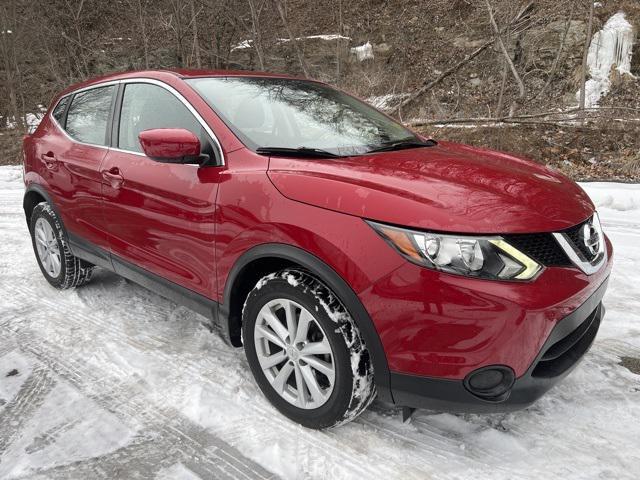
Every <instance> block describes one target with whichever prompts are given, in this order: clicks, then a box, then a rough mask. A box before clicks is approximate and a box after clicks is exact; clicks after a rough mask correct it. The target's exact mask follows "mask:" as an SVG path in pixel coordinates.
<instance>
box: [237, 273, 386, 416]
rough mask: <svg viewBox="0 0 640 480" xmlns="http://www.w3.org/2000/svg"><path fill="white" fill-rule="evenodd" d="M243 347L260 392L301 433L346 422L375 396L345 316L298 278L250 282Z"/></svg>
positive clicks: (362, 349) (334, 301) (313, 282)
mask: <svg viewBox="0 0 640 480" xmlns="http://www.w3.org/2000/svg"><path fill="white" fill-rule="evenodd" d="M243 339H244V348H245V352H246V355H247V359H248V361H249V365H250V367H251V370H252V372H253V375H254V377H255V379H256V382H257V383H258V386H259V387H260V389H261V390H262V392H263V393H264V394H265V396H266V397H267V398H268V399H269V400H270V401H271V403H272V404H273V405H274V406H275V407H276V408H277V409H278V410H280V411H281V412H282V413H283V414H284V415H286V416H287V417H289V418H291V419H292V420H294V421H296V422H298V423H300V424H302V425H304V426H306V427H309V428H326V427H331V426H335V425H339V424H342V423H345V422H347V421H349V420H352V419H353V418H355V417H356V416H357V415H359V414H360V413H361V412H362V411H364V409H365V408H366V407H367V406H368V405H369V403H371V400H372V399H373V398H374V396H375V387H374V383H373V368H372V366H371V362H370V359H369V353H368V351H367V349H366V346H365V344H364V341H363V339H362V337H361V335H360V333H359V331H358V329H357V327H356V325H355V323H354V321H353V319H352V318H351V315H350V314H349V313H348V312H347V310H346V309H345V308H344V306H343V305H342V303H341V302H340V301H339V300H338V298H337V297H336V296H335V294H333V293H332V292H331V291H330V290H329V289H328V288H327V287H326V286H325V285H324V284H322V283H321V282H320V281H319V280H317V279H316V278H314V277H313V276H311V275H310V274H308V273H306V272H303V271H299V270H283V271H282V272H279V273H276V274H271V275H268V276H266V277H264V278H262V279H261V280H260V281H259V282H258V284H257V285H256V286H255V287H254V289H253V290H252V291H251V292H250V294H249V296H248V297H247V301H246V303H245V307H244V310H243Z"/></svg>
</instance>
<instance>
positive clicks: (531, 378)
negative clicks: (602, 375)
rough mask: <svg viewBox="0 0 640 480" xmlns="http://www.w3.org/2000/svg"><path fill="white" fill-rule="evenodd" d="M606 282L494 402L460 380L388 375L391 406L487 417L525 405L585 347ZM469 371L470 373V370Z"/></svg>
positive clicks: (566, 369) (592, 334)
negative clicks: (474, 392)
mask: <svg viewBox="0 0 640 480" xmlns="http://www.w3.org/2000/svg"><path fill="white" fill-rule="evenodd" d="M607 283H608V279H607V280H605V281H604V282H603V283H602V285H600V287H599V288H598V289H597V290H596V291H595V292H594V293H593V294H592V295H591V297H589V298H588V299H587V301H586V302H585V303H583V304H582V305H581V306H580V307H578V309H577V310H575V311H574V312H573V313H571V314H570V315H568V316H567V317H565V318H563V319H562V320H560V321H559V322H558V323H557V324H556V326H555V327H554V329H553V330H552V331H551V334H550V335H549V337H548V338H547V340H546V342H545V343H544V345H543V346H542V348H541V349H540V352H539V354H538V355H537V357H536V359H535V360H534V361H533V363H532V364H531V366H530V367H529V369H528V370H527V372H526V373H525V374H524V375H522V376H521V377H520V378H518V379H516V381H515V382H514V383H513V386H512V387H511V389H510V390H509V392H508V394H507V395H505V396H503V397H501V398H500V399H499V401H491V400H486V399H482V398H480V397H478V396H476V395H474V394H473V393H471V392H470V391H469V390H468V389H467V388H465V385H464V382H463V381H462V380H448V379H440V378H432V377H420V376H415V375H406V374H400V373H393V372H392V373H391V392H392V395H393V400H394V403H395V404H397V405H400V406H406V407H414V408H428V409H432V410H442V411H448V412H465V413H492V412H505V411H512V410H520V409H522V408H525V407H527V406H529V405H531V404H532V403H533V402H535V401H536V400H537V399H539V398H540V397H541V396H542V395H544V394H545V393H546V392H547V391H548V390H550V389H551V388H552V387H553V386H554V385H556V384H557V383H558V382H559V381H560V380H562V379H563V378H564V377H566V376H567V375H568V374H569V373H570V372H571V371H572V370H573V368H575V366H576V365H577V364H578V363H579V361H580V359H581V358H582V357H583V356H584V354H585V353H586V352H587V351H588V350H589V348H590V347H591V345H592V343H593V340H594V339H595V336H596V334H597V332H598V328H599V326H600V322H601V320H602V318H603V316H604V306H603V305H602V297H603V296H604V293H605V292H606V289H607ZM472 373H473V372H472Z"/></svg>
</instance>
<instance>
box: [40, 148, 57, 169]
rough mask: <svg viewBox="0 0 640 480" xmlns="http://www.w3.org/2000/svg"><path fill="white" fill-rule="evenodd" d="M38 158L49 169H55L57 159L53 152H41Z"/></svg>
mask: <svg viewBox="0 0 640 480" xmlns="http://www.w3.org/2000/svg"><path fill="white" fill-rule="evenodd" d="M40 160H42V163H44V165H45V167H47V168H48V169H49V170H55V169H56V168H57V166H58V159H57V158H56V156H55V155H54V154H53V152H47V153H43V154H42V155H41V156H40Z"/></svg>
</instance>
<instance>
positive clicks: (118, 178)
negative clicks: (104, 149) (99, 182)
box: [102, 167, 124, 189]
mask: <svg viewBox="0 0 640 480" xmlns="http://www.w3.org/2000/svg"><path fill="white" fill-rule="evenodd" d="M102 178H104V179H105V180H106V181H107V182H109V183H110V184H111V188H115V189H118V188H120V187H122V184H123V183H124V177H123V176H122V175H121V174H120V169H119V168H118V167H113V168H110V169H109V170H103V171H102Z"/></svg>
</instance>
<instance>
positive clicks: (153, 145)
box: [138, 128, 208, 164]
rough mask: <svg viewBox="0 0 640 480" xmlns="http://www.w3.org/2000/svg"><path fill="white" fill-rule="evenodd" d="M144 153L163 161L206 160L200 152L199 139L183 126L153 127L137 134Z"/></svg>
mask: <svg viewBox="0 0 640 480" xmlns="http://www.w3.org/2000/svg"><path fill="white" fill-rule="evenodd" d="M138 139H139V140H140V145H142V150H143V151H144V153H145V155H147V156H148V157H149V158H151V159H152V160H155V161H157V162H163V163H196V164H201V163H203V161H206V160H208V155H202V154H201V153H200V140H199V139H198V137H196V136H195V135H194V134H193V133H192V132H190V131H189V130H185V129H184V128H154V129H152V130H144V131H142V132H140V134H139V135H138Z"/></svg>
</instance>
